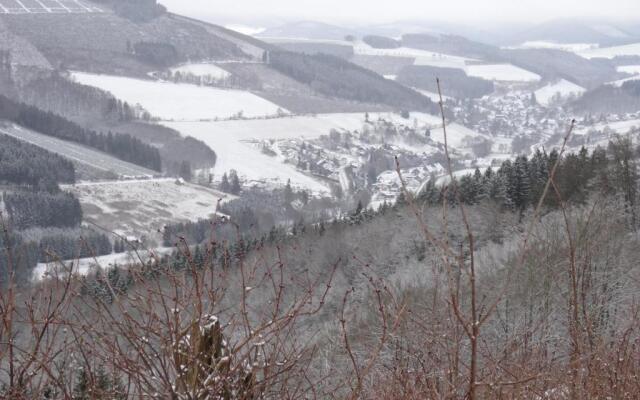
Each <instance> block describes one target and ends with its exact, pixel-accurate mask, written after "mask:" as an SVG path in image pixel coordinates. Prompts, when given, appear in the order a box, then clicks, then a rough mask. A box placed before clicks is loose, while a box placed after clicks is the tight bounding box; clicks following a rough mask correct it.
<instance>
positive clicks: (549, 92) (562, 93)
mask: <svg viewBox="0 0 640 400" xmlns="http://www.w3.org/2000/svg"><path fill="white" fill-rule="evenodd" d="M585 91H586V89H585V88H583V87H582V86H578V85H576V84H575V83H572V82H569V81H567V80H565V79H561V80H559V81H558V82H555V83H549V84H548V85H546V86H544V87H542V88H540V89H538V90H536V91H535V94H536V100H537V101H538V104H540V105H543V106H548V105H549V103H551V100H552V99H554V98H567V97H569V96H571V95H581V94H582V93H584V92H585Z"/></svg>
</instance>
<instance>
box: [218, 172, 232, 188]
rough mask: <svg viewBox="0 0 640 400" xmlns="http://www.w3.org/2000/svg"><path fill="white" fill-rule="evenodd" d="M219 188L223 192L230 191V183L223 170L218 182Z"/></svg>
mask: <svg viewBox="0 0 640 400" xmlns="http://www.w3.org/2000/svg"><path fill="white" fill-rule="evenodd" d="M220 190H221V191H223V192H225V193H231V184H230V183H229V177H227V173H226V172H225V173H224V175H222V182H220Z"/></svg>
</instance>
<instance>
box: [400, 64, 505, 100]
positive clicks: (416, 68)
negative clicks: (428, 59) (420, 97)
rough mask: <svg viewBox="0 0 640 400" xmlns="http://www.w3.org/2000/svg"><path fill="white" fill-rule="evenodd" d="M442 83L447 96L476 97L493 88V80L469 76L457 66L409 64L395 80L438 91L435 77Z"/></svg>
mask: <svg viewBox="0 0 640 400" xmlns="http://www.w3.org/2000/svg"><path fill="white" fill-rule="evenodd" d="M437 78H439V79H440V82H441V83H442V90H443V91H444V92H445V93H447V95H449V96H453V97H460V98H468V97H470V98H477V97H482V96H484V95H487V94H489V93H491V92H493V90H494V86H493V82H490V81H487V80H484V79H480V78H475V77H470V76H467V74H465V72H464V71H462V70H460V69H457V68H439V67H432V66H428V65H410V66H407V67H404V68H402V70H400V72H399V73H398V77H397V78H396V80H397V81H398V82H400V83H403V84H405V85H407V86H412V87H416V88H418V89H424V90H428V91H431V92H434V93H437V92H438V87H437V83H436V79H437Z"/></svg>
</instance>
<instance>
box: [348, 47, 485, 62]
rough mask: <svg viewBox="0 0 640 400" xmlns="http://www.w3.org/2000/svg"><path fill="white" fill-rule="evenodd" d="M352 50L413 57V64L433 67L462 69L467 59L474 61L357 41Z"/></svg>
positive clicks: (359, 53)
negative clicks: (385, 47) (380, 46)
mask: <svg viewBox="0 0 640 400" xmlns="http://www.w3.org/2000/svg"><path fill="white" fill-rule="evenodd" d="M353 51H354V53H355V54H356V55H365V56H385V57H404V58H414V59H415V65H431V66H434V67H448V68H459V69H464V68H465V66H466V63H467V61H474V60H473V59H471V58H465V57H458V56H452V55H448V54H443V53H436V52H433V51H427V50H418V49H412V48H409V47H399V48H397V49H376V48H373V47H371V46H369V45H367V44H365V43H362V42H359V43H357V44H356V45H355V46H354V47H353Z"/></svg>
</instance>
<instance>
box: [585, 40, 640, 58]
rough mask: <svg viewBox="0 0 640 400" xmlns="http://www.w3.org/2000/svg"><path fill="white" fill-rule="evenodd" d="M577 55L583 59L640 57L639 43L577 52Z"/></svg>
mask: <svg viewBox="0 0 640 400" xmlns="http://www.w3.org/2000/svg"><path fill="white" fill-rule="evenodd" d="M578 55H580V56H582V57H584V58H589V59H591V58H609V59H611V58H614V57H620V56H640V43H633V44H627V45H623V46H614V47H603V48H596V49H589V50H583V51H578Z"/></svg>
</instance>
